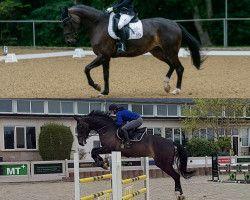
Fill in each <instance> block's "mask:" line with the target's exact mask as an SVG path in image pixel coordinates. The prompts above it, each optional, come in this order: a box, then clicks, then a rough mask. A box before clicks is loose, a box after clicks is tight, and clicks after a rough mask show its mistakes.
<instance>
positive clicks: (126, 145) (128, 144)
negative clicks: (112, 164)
mask: <svg viewBox="0 0 250 200" xmlns="http://www.w3.org/2000/svg"><path fill="white" fill-rule="evenodd" d="M124 147H125V149H129V148H130V147H131V144H130V141H127V142H125V143H124Z"/></svg>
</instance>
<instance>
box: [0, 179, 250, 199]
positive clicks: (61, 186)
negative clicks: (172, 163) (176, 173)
mask: <svg viewBox="0 0 250 200" xmlns="http://www.w3.org/2000/svg"><path fill="white" fill-rule="evenodd" d="M227 178H228V176H224V177H221V179H222V180H224V179H227ZM208 180H211V176H196V177H192V178H191V179H189V180H185V179H183V178H181V183H182V188H183V192H184V195H185V197H186V199H187V200H202V199H204V200H249V186H250V185H249V184H237V183H215V182H211V181H208ZM128 185H131V184H128ZM132 185H133V186H134V188H135V190H139V189H141V188H142V187H143V183H142V182H139V181H137V182H134V183H132ZM149 187H150V199H151V200H166V199H168V200H176V198H175V195H174V192H173V191H174V181H173V179H171V178H170V177H168V178H157V179H150V186H149ZM110 188H111V187H110V181H108V180H106V181H97V182H93V183H87V184H81V197H83V196H87V195H91V194H94V193H97V192H101V191H103V190H106V189H110ZM0 196H1V199H2V200H14V199H18V200H41V199H42V200H74V183H73V182H55V183H48V182H40V183H39V182H36V183H15V184H14V183H11V184H10V183H8V184H5V183H4V184H1V183H0ZM135 199H136V200H142V199H144V196H143V195H140V196H137V197H136V198H135Z"/></svg>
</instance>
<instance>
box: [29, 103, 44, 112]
mask: <svg viewBox="0 0 250 200" xmlns="http://www.w3.org/2000/svg"><path fill="white" fill-rule="evenodd" d="M31 112H32V113H44V102H43V101H31Z"/></svg>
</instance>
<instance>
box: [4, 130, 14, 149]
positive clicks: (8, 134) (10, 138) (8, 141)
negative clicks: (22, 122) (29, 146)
mask: <svg viewBox="0 0 250 200" xmlns="http://www.w3.org/2000/svg"><path fill="white" fill-rule="evenodd" d="M4 148H5V149H14V127H4Z"/></svg>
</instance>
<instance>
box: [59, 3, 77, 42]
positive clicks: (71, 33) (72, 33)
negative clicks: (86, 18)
mask: <svg viewBox="0 0 250 200" xmlns="http://www.w3.org/2000/svg"><path fill="white" fill-rule="evenodd" d="M60 10H61V20H62V25H63V31H64V37H65V41H66V43H67V44H68V45H74V44H75V43H76V39H75V38H76V37H77V36H78V34H79V27H80V18H79V17H78V16H76V15H73V14H72V15H71V13H70V11H69V10H68V8H67V7H65V8H62V7H60Z"/></svg>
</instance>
